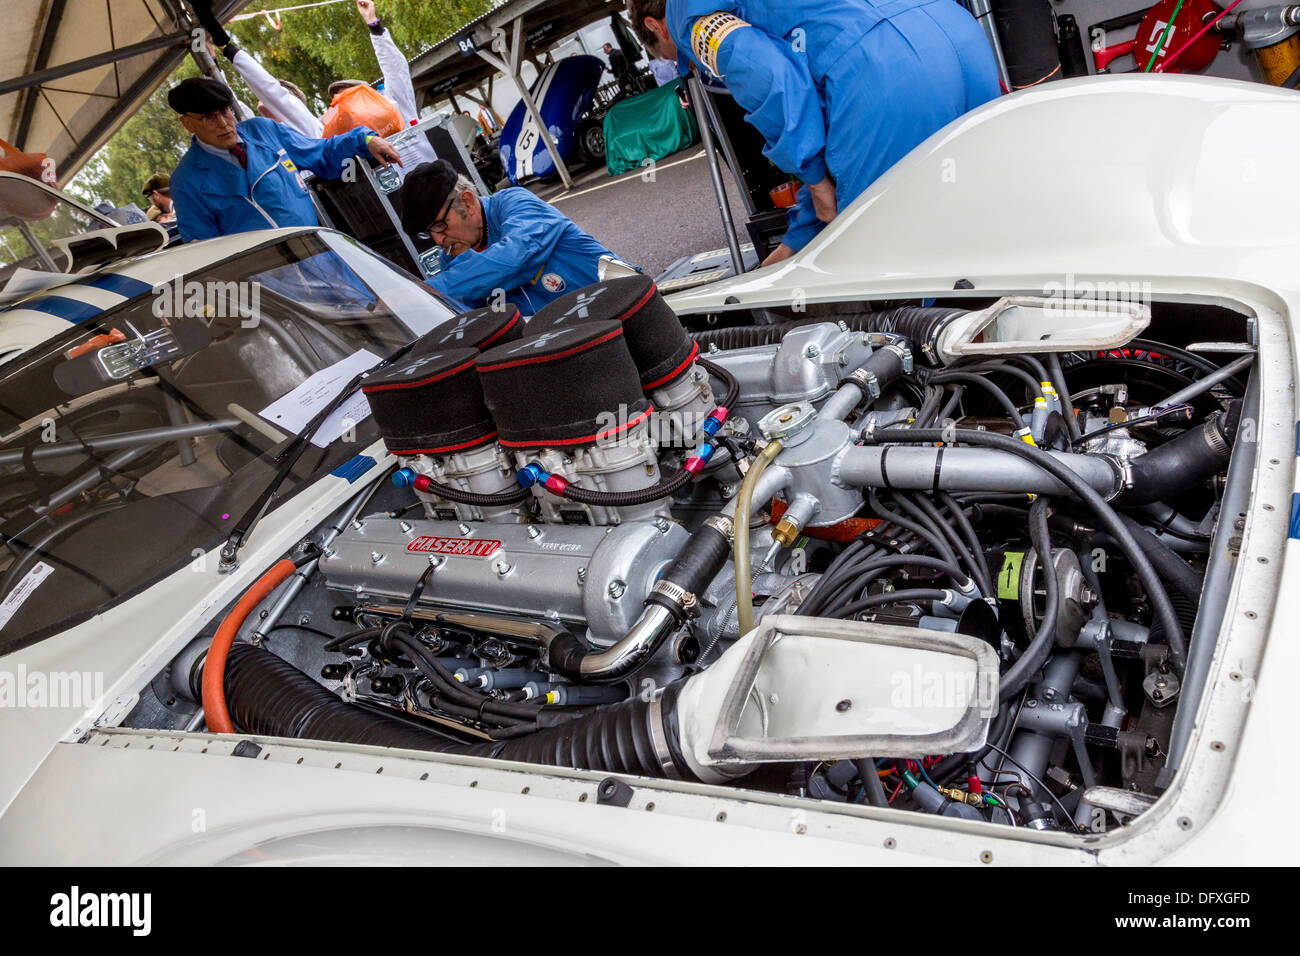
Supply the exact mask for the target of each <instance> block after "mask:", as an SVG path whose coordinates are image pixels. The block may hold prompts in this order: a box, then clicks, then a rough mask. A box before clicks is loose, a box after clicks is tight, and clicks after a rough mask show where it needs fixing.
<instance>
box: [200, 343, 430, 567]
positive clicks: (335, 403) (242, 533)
mask: <svg viewBox="0 0 1300 956" xmlns="http://www.w3.org/2000/svg"><path fill="white" fill-rule="evenodd" d="M418 341H419V339H416V340H415V341H412V342H408V343H406V344H405V345H403V346H402V347H401V348H399V349H398V350H397V351H395V352H393V353H392V354H391V355H389V356H388V358H386V359H383V360H381V361H379V362H376V363H375V364H374V365H372V366H371V367H370V368H368V369H366V371H364V372H361V373H359V374H358V375H356V376H354V377H353V379H352V381H350V382H348V384H347V385H345V386H344V387H343V389H342V390H341V391H340V392H339V393H338V394H337V395H335V396H334V398H332V399H331V400H330V401H329V402H328V403H327V404H326V405H325V407H324V408H322V409H321V410H320V411H319V412H317V413H316V415H315V417H313V418H312V420H311V421H309V422H308V423H307V424H306V426H304V427H303V430H302V431H300V432H298V434H296V435H294V436H293V439H292V440H291V441H290V442H289V444H288V445H286V446H285V447H284V450H283V451H281V452H280V454H279V455H277V456H276V459H275V460H276V461H277V462H278V463H279V467H278V468H277V469H276V472H275V475H273V476H272V478H271V480H270V481H268V482H267V483H266V487H264V488H263V489H262V490H261V492H260V493H259V494H258V496H257V497H256V498H255V499H254V500H253V504H252V505H251V506H250V507H249V509H248V510H247V511H245V512H244V515H243V517H242V518H240V519H239V520H238V521H237V522H235V527H234V528H233V529H232V530H231V532H230V534H229V535H227V536H226V542H225V544H223V545H222V546H221V560H220V562H219V563H218V565H217V571H218V572H220V573H222V574H227V573H229V572H231V571H233V570H234V569H235V568H236V567H237V566H238V561H237V560H236V558H237V557H238V555H239V549H240V548H242V547H243V546H244V542H245V541H246V540H247V539H248V536H249V535H250V534H252V533H253V529H254V528H255V527H257V522H258V521H260V520H261V519H262V515H263V513H264V512H265V511H266V509H267V506H268V505H270V503H271V499H272V498H274V497H275V493H276V492H277V491H279V490H280V486H281V485H283V484H284V480H285V479H286V478H288V477H289V474H290V473H291V472H292V471H293V469H294V466H295V465H297V464H298V460H299V459H300V458H302V454H303V452H305V451H306V450H307V446H308V445H309V444H311V440H312V438H313V437H314V436H315V435H316V432H317V431H319V430H320V427H321V425H323V424H325V420H326V419H327V418H329V417H330V416H331V415H332V414H334V412H336V411H338V410H339V408H340V407H342V405H343V403H344V402H346V401H347V400H348V399H349V398H350V397H351V396H352V393H353V391H355V390H356V388H357V386H358V385H360V384H361V383H362V382H363V381H365V379H366V378H367V377H369V376H371V375H373V374H375V373H376V372H378V371H381V370H382V369H385V368H387V367H388V366H390V365H392V364H393V363H394V362H398V361H400V360H401V359H403V358H405V357H406V355H407V353H409V352H410V351H411V349H412V348H414V347H415V343H416V342H418Z"/></svg>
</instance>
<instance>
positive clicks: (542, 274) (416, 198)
mask: <svg viewBox="0 0 1300 956" xmlns="http://www.w3.org/2000/svg"><path fill="white" fill-rule="evenodd" d="M402 228H403V229H405V230H406V231H407V233H408V234H410V235H412V236H418V235H421V234H424V235H428V236H429V237H431V238H432V239H433V241H434V242H436V243H437V244H438V246H439V252H438V259H439V261H440V262H441V264H442V271H441V272H440V273H439V274H438V275H436V276H434V277H432V278H431V279H429V280H428V283H429V285H431V286H433V288H435V289H437V290H438V291H439V292H441V293H443V294H444V295H446V296H449V297H451V298H452V299H456V300H459V301H460V302H462V303H464V304H465V305H466V306H468V307H470V308H482V307H484V306H488V307H493V308H496V307H499V308H502V309H504V308H505V305H506V303H507V302H508V303H511V304H513V305H515V306H517V307H518V308H519V311H520V312H522V313H523V314H524V315H534V314H536V313H537V311H538V310H539V309H541V308H542V306H544V305H546V304H547V303H549V302H553V301H554V300H556V299H558V298H560V297H561V296H563V295H564V294H565V293H568V292H572V291H573V290H574V289H580V288H582V287H583V286H587V285H591V284H592V283H594V282H598V281H600V277H599V275H598V273H597V266H598V263H599V261H600V257H601V256H613V255H614V254H613V253H612V252H610V251H609V250H608V249H606V248H605V247H604V246H602V245H601V244H600V243H599V242H597V241H596V240H595V239H593V238H592V237H591V236H589V235H587V233H585V232H583V231H582V230H581V229H579V228H578V227H577V225H576V224H575V223H574V222H573V220H572V219H570V218H569V217H568V216H566V215H564V213H562V212H560V211H559V210H558V209H556V208H555V207H554V206H552V205H551V204H550V203H547V202H543V201H542V200H541V199H538V198H537V197H536V196H534V195H533V194H532V193H531V192H529V191H528V190H527V189H521V188H519V187H513V188H511V189H503V190H502V191H501V192H499V193H497V194H496V195H493V196H479V195H478V193H477V192H476V191H475V189H474V186H473V184H472V183H471V182H470V181H469V180H468V179H466V178H465V177H463V176H460V175H458V174H457V172H456V170H455V168H454V167H453V166H452V165H451V164H450V163H448V162H447V161H446V160H443V159H440V160H438V161H437V162H436V163H424V164H422V165H420V166H417V167H416V168H415V169H414V170H413V171H412V172H410V173H408V174H407V176H406V181H405V183H404V184H403V186H402ZM615 258H617V257H615Z"/></svg>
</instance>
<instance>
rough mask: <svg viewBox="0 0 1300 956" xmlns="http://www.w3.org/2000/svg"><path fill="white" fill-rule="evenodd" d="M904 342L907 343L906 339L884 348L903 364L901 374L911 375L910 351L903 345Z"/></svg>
mask: <svg viewBox="0 0 1300 956" xmlns="http://www.w3.org/2000/svg"><path fill="white" fill-rule="evenodd" d="M906 342H907V340H906V339H903V340H902V341H899V342H891V343H889V345H888V346H886V348H888V349H889V351H891V352H893V353H894V354H896V355H897V356H898V358H899V360H900V361H901V362H902V363H903V374H904V375H911V374H912V350H911V349H910V348H909V347H908V346H907V345H906V344H904V343H906Z"/></svg>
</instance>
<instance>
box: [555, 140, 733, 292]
mask: <svg viewBox="0 0 1300 956" xmlns="http://www.w3.org/2000/svg"><path fill="white" fill-rule="evenodd" d="M653 173H654V175H653V177H651V175H650V170H649V169H648V168H647V169H645V170H636V171H633V172H630V173H626V174H624V175H623V176H619V177H616V178H615V177H610V176H609V174H608V173H606V171H605V168H604V167H603V166H602V167H599V168H597V169H594V170H584V171H582V172H580V173H578V174H577V176H576V177H575V179H574V184H573V189H572V190H570V191H568V192H566V191H565V190H564V186H563V184H562V183H561V182H560V181H559V180H558V179H557V180H556V181H555V182H554V183H544V184H541V185H535V186H534V187H533V191H534V192H536V193H537V194H538V195H539V196H541V197H542V198H543V199H545V200H547V201H548V202H550V203H552V204H554V205H555V207H556V208H557V209H559V210H560V211H561V212H563V213H564V214H565V215H566V216H568V217H569V218H570V219H572V220H573V221H574V222H576V223H577V224H578V225H579V226H580V227H581V228H582V229H583V230H585V231H586V232H588V233H590V234H591V235H593V236H595V237H596V239H598V240H599V241H600V242H601V243H603V244H604V245H605V247H606V248H608V249H609V250H610V251H612V252H614V253H615V254H617V255H619V256H622V257H623V258H624V259H626V260H627V261H628V262H632V263H635V264H636V265H638V266H640V267H641V268H642V269H643V270H644V271H645V272H646V273H647V274H648V275H652V276H655V275H658V274H659V273H661V272H663V270H664V269H666V268H667V267H668V266H669V265H671V264H672V263H673V262H674V261H675V260H677V259H679V258H681V257H682V256H684V255H694V254H696V253H698V252H707V251H709V250H712V249H723V248H725V247H726V245H727V239H726V236H725V234H724V233H723V231H722V217H721V216H720V215H719V213H718V203H717V200H716V199H715V198H714V194H713V184H712V181H711V180H710V178H709V166H708V163H706V162H705V161H704V150H703V149H701V148H700V147H699V146H692V147H690V148H689V149H685V150H683V151H682V152H680V153H677V154H675V155H673V156H669V157H668V158H666V159H662V160H660V161H659V162H658V163H657V164H656V165H655V167H654V170H653ZM722 178H723V181H724V182H725V183H726V184H727V195H728V196H729V197H730V199H731V211H732V218H733V220H734V221H735V223H736V228H737V231H738V234H739V236H740V241H741V242H742V243H744V242H748V241H749V238H748V235H747V234H746V233H745V227H744V222H745V207H744V204H743V203H742V201H741V198H740V192H739V191H738V190H737V189H736V185H735V183H734V182H732V180H731V174H730V173H729V172H727V170H726V168H725V167H724V168H723V173H722Z"/></svg>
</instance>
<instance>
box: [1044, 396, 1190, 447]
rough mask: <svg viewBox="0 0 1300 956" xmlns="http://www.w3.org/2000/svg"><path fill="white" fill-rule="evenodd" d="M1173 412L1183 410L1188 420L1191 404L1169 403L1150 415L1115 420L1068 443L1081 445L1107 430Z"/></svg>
mask: <svg viewBox="0 0 1300 956" xmlns="http://www.w3.org/2000/svg"><path fill="white" fill-rule="evenodd" d="M1175 412H1183V413H1185V414H1186V417H1187V420H1188V421H1191V420H1192V417H1193V413H1192V406H1191V405H1170V406H1169V407H1168V408H1162V409H1161V410H1160V411H1158V412H1155V413H1154V414H1152V415H1143V416H1141V417H1140V418H1131V419H1129V420H1128V421H1126V422H1115V423H1114V424H1111V425H1106V426H1105V427H1103V428H1096V429H1093V430H1092V431H1090V432H1088V434H1086V435H1080V436H1079V437H1078V438H1074V439H1071V441H1070V445H1071V447H1076V446H1078V445H1082V444H1083V443H1084V442H1088V441H1092V440H1093V439H1094V438H1097V437H1098V436H1100V435H1104V434H1106V433H1107V432H1113V431H1115V430H1116V429H1119V428H1136V427H1137V426H1138V425H1145V424H1148V423H1150V422H1154V421H1158V420H1160V419H1161V418H1166V417H1168V416H1169V415H1172V414H1174V413H1175Z"/></svg>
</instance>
